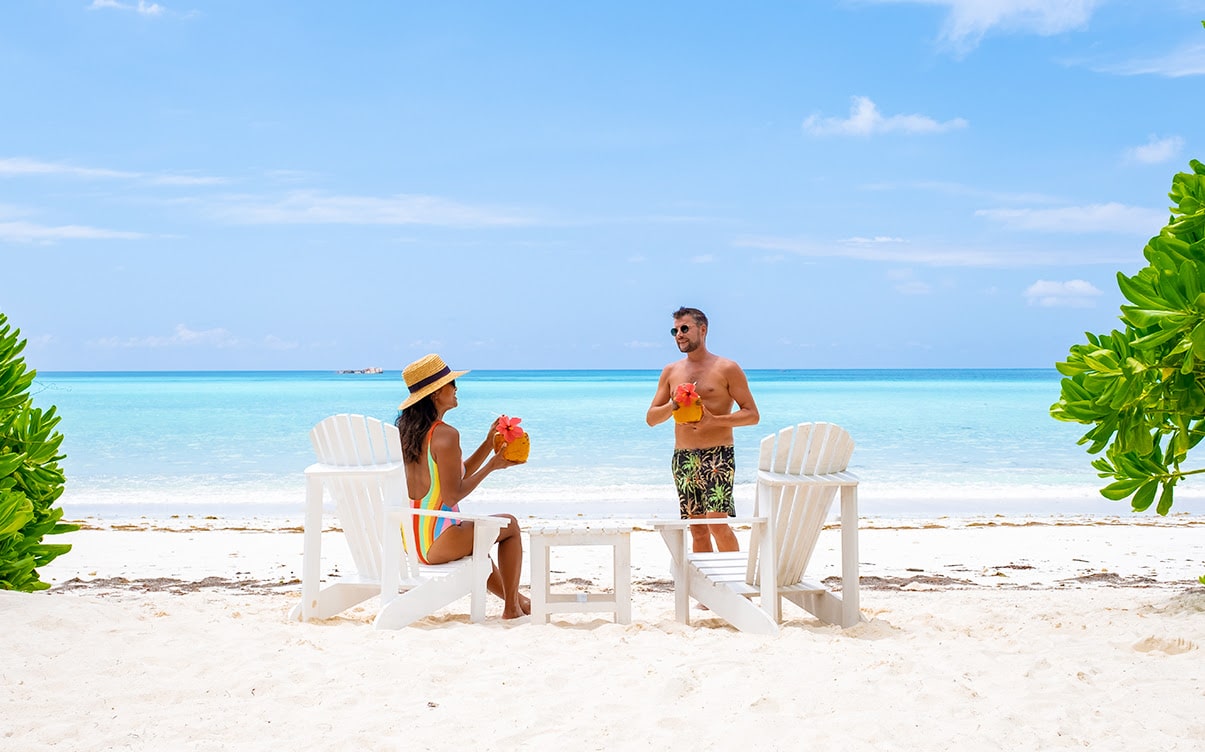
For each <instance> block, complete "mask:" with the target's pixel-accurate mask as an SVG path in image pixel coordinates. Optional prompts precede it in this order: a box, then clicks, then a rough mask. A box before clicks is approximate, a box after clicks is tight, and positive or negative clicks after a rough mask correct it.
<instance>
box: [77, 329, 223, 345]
mask: <svg viewBox="0 0 1205 752" xmlns="http://www.w3.org/2000/svg"><path fill="white" fill-rule="evenodd" d="M91 344H93V345H94V346H96V347H106V348H124V349H128V348H138V349H158V348H163V347H216V348H219V349H223V348H228V347H238V346H240V345H242V344H243V343H242V341H241V340H239V339H238V338H237V337H235V336H234V335H233V334H231V333H230V332H229V331H227V330H226V329H223V328H220V327H219V328H216V329H202V330H196V329H189V328H188V327H187V326H186V325H184V324H176V328H175V330H174V331H173V332H172V333H171V334H169V335H167V336H150V337H129V338H126V339H121V338H119V337H105V338H102V339H98V340H94V341H93V342H92V343H91Z"/></svg>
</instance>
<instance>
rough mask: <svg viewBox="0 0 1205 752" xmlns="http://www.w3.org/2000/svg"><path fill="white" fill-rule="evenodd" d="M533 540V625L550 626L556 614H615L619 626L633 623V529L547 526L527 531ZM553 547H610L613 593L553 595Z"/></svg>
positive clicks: (627, 527) (607, 525) (612, 526)
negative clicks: (551, 617) (551, 564)
mask: <svg viewBox="0 0 1205 752" xmlns="http://www.w3.org/2000/svg"><path fill="white" fill-rule="evenodd" d="M527 533H528V535H529V536H530V539H531V544H530V547H531V622H532V624H547V623H548V619H549V617H550V616H551V615H552V614H554V613H558V614H559V613H569V612H581V613H607V612H610V613H613V614H614V615H615V623H616V624H631V623H632V528H631V526H630V525H629V526H624V525H610V524H607V523H603V522H597V523H595V522H591V523H586V524H577V525H545V526H539V527H533V528H530V529H529V530H528V531H527ZM553 546H610V547H611V550H612V552H613V556H614V572H615V577H614V590H613V592H610V593H553V592H552V582H551V578H550V577H549V574H550V572H549V549H551V548H552V547H553Z"/></svg>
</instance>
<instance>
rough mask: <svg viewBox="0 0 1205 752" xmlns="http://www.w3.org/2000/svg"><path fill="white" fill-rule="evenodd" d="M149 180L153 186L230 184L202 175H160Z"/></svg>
mask: <svg viewBox="0 0 1205 752" xmlns="http://www.w3.org/2000/svg"><path fill="white" fill-rule="evenodd" d="M150 180H151V182H152V183H154V184H155V185H224V184H226V183H228V182H230V181H228V180H227V179H226V178H214V177H207V176H204V175H160V176H158V177H152V178H151V179H150Z"/></svg>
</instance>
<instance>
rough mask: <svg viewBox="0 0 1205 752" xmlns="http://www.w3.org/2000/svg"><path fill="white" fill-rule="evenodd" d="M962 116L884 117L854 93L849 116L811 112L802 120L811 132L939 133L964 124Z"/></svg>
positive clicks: (813, 133) (872, 103) (867, 133)
mask: <svg viewBox="0 0 1205 752" xmlns="http://www.w3.org/2000/svg"><path fill="white" fill-rule="evenodd" d="M966 126H967V121H966V120H963V119H962V118H955V119H953V120H947V121H946V122H944V123H939V122H938V121H936V120H934V119H933V118H930V117H927V116H925V115H891V116H889V117H884V116H883V114H882V113H880V112H879V108H878V107H877V106H876V105H875V103H874V102H872V101H871V100H870V98H869V97H854V98H853V104H852V105H851V106H850V110H849V117H848V118H846V119H844V120H842V119H841V118H822V117H820V116H818V115H812V116H810V117H808V119H807V120H804V121H803V129H804V130H805V131H807V132H808V133H810V134H812V135H813V136H870V135H873V134H876V133H891V132H894V131H899V132H901V133H942V132H944V131H948V130H954V129H957V128H965V127H966Z"/></svg>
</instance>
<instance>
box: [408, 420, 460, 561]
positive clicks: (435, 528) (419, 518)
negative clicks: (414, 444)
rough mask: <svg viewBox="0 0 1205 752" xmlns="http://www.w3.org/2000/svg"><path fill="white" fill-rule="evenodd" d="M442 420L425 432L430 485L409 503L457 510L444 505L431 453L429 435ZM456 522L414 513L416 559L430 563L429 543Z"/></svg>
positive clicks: (429, 507)
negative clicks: (428, 555) (424, 494)
mask: <svg viewBox="0 0 1205 752" xmlns="http://www.w3.org/2000/svg"><path fill="white" fill-rule="evenodd" d="M442 422H443V421H441V420H437V421H435V423H433V424H432V425H431V430H430V431H428V432H427V472H428V473H430V475H431V487H430V488H429V489H427V495H426V496H424V497H423V498H421V499H418V500H414V499H412V500H411V501H410V504H411V505H412V506H413V507H414V508H415V509H435V510H438V511H441V512H459V511H460V509H458V508H457V505H456V504H453V505H452V506H450V507H445V506H444V504H443V498H442V496H441V495H440V493H439V467H438V466H437V465H436V464H435V455H434V454H432V453H431V436H432V435H433V434H434V433H435V426H438V425H439V424H440V423H442ZM455 524H457V522H456V521H455V520H449V519H448V518H447V517H428V516H426V515H417V514H416V515H414V539H415V540H416V541H418V560H419V561H421V562H422V563H424V564H430V563H431V562H429V561H427V551H429V550H430V549H431V544H432V543H434V542H435V539H436V538H438V537H439V534H440V533H442V532H443V531H444V530H445V529H446V528H448V527H451V526H452V525H455Z"/></svg>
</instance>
